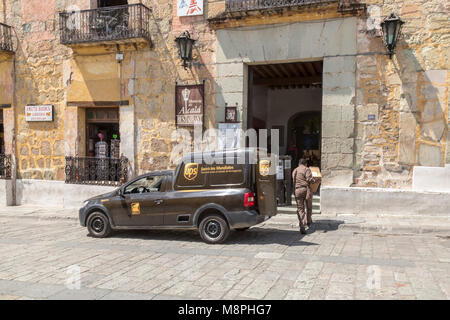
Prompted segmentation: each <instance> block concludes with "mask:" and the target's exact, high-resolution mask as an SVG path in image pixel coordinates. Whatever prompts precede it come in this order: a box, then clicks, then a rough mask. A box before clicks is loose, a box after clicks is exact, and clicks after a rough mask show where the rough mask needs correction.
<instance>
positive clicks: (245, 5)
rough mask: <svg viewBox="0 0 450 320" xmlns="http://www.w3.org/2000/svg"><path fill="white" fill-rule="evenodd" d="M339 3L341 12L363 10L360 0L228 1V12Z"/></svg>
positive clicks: (226, 3)
mask: <svg viewBox="0 0 450 320" xmlns="http://www.w3.org/2000/svg"><path fill="white" fill-rule="evenodd" d="M332 2H338V3H339V5H338V9H339V11H349V10H355V9H356V10H357V9H361V3H360V1H359V0H334V1H333V0H226V1H225V5H226V10H227V11H228V12H239V11H251V10H271V9H283V8H288V7H297V6H303V5H314V4H325V3H332Z"/></svg>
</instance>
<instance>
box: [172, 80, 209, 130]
mask: <svg viewBox="0 0 450 320" xmlns="http://www.w3.org/2000/svg"><path fill="white" fill-rule="evenodd" d="M175 90H176V93H175V97H176V102H175V118H176V124H177V126H187V127H193V126H196V125H203V114H204V92H205V90H204V85H203V84H198V85H188V86H176V88H175Z"/></svg>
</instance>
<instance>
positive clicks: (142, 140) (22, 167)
mask: <svg viewBox="0 0 450 320" xmlns="http://www.w3.org/2000/svg"><path fill="white" fill-rule="evenodd" d="M91 2H92V1H91V0H48V1H41V0H27V1H25V0H5V1H0V19H2V20H0V21H2V22H6V23H7V24H9V25H12V26H13V28H14V37H15V39H14V42H15V43H16V44H17V46H16V54H15V56H14V58H13V59H14V66H15V67H14V68H15V69H14V74H15V82H14V94H13V96H12V97H9V98H8V97H7V98H8V99H9V100H12V105H13V108H9V109H5V112H4V118H5V140H6V141H5V142H6V149H7V150H10V151H12V152H13V153H14V152H15V155H16V158H17V159H16V163H17V168H18V172H17V173H18V178H23V179H28V178H31V179H45V180H63V179H64V176H65V174H64V156H65V155H82V154H83V152H82V150H84V138H83V137H84V134H85V132H84V131H83V130H84V122H85V118H84V112H85V109H84V108H85V107H83V106H77V105H68V101H71V100H73V99H75V98H74V97H77V98H76V99H77V100H78V99H79V100H78V101H93V100H96V99H100V98H101V97H99V96H96V95H92V92H94V91H95V92H96V94H98V93H101V94H106V95H111V96H112V97H114V98H113V99H122V98H123V99H126V100H128V105H127V106H121V107H120V118H121V123H120V130H121V132H122V133H123V139H122V143H121V150H122V152H123V154H124V155H126V156H127V157H128V158H129V159H130V162H131V164H132V167H131V168H130V171H131V174H139V173H143V172H146V171H149V170H156V169H165V168H169V167H173V164H172V163H171V162H170V151H171V150H172V148H173V144H174V142H173V141H172V139H171V134H172V130H173V129H174V128H175V123H174V120H175V119H174V118H175V110H174V109H175V106H174V101H175V96H174V92H175V84H176V83H178V84H194V83H202V82H204V83H205V104H206V110H205V112H206V114H205V128H211V127H215V126H216V123H217V122H221V121H223V120H224V107H225V103H228V104H230V105H235V104H236V103H238V106H239V119H240V120H242V124H243V127H246V126H247V124H246V103H247V89H248V88H247V83H246V79H247V78H246V77H247V69H246V65H247V64H248V63H268V62H283V61H284V62H287V61H301V60H305V59H306V60H308V59H318V60H321V59H323V62H324V78H323V141H322V147H323V159H322V160H323V163H322V164H323V168H324V176H325V178H324V183H325V184H331V185H343V186H344V185H345V186H348V185H352V184H353V185H356V186H370V187H392V188H409V187H410V186H411V178H412V171H413V170H412V168H413V167H414V166H417V165H422V166H443V165H444V163H450V145H449V144H450V139H449V138H450V130H449V123H450V115H449V112H448V101H449V92H448V91H449V89H448V88H449V80H450V79H449V78H450V73H449V71H448V70H449V52H450V50H449V46H450V44H449V42H450V41H449V39H450V36H449V34H450V32H449V31H450V30H449V25H448V19H449V17H448V12H449V7H448V4H447V3H446V2H445V1H439V0H430V1H424V0H413V1H406V0H404V1H381V0H367V1H365V2H366V4H367V10H366V13H365V14H359V15H343V14H340V13H338V11H337V4H336V3H330V4H326V5H322V6H318V7H315V6H311V7H310V6H308V7H307V8H306V9H302V10H292V11H289V12H287V11H285V12H277V13H273V14H265V15H259V16H258V15H252V16H249V17H246V18H241V19H228V20H226V19H225V20H223V19H222V20H220V19H219V20H216V21H215V22H214V21H208V20H207V19H209V18H212V17H217V16H220V15H221V14H222V13H223V10H224V8H225V4H224V1H223V0H222V1H217V0H209V1H206V0H205V15H204V16H197V17H186V18H179V17H177V16H176V10H175V3H176V2H175V0H144V1H142V2H143V3H144V4H145V5H147V6H149V7H152V9H153V12H152V14H151V19H150V27H151V37H152V45H151V46H148V45H145V44H139V45H138V48H137V50H136V48H135V47H134V46H130V45H120V46H119V48H117V47H116V46H115V45H113V46H108V45H103V44H96V45H92V44H91V45H90V46H88V47H87V48H86V47H84V48H82V47H79V48H72V47H68V46H64V45H61V44H60V40H59V39H60V34H59V25H58V23H59V17H58V12H60V11H65V10H69V9H74V8H75V7H74V6H75V5H76V6H77V7H76V8H80V9H88V8H90V7H91ZM94 2H95V1H94ZM129 2H130V3H137V2H139V1H137V0H133V1H129ZM391 12H395V13H397V14H398V15H399V16H400V17H401V18H402V19H403V20H404V21H405V25H404V28H403V37H402V38H401V40H400V42H399V45H398V48H397V50H396V54H395V55H394V56H393V59H392V60H391V59H389V57H387V56H386V54H385V53H386V49H385V47H384V46H383V43H382V39H381V37H380V35H381V34H380V29H379V23H380V21H381V18H382V17H385V16H388V15H389V14H390V13H391ZM3 16H5V17H6V19H3ZM3 20H4V21H3ZM184 30H188V31H190V33H191V35H192V36H193V38H195V39H198V41H197V42H196V44H195V49H194V60H193V61H194V62H193V64H192V67H191V68H188V69H187V70H185V69H184V68H183V67H182V66H181V60H180V59H179V57H178V53H177V50H176V46H175V42H174V39H175V37H176V36H178V35H179V34H180V33H181V32H182V31H184ZM267 39H270V41H267ZM292 39H295V41H293V40H292ZM262 44H264V46H263V45H262ZM117 50H121V51H122V52H123V53H124V60H123V62H122V64H121V65H120V66H119V65H118V63H117V61H115V53H116V51H117ZM95 57H97V59H98V61H97V62H96V63H97V69H99V70H100V69H101V70H103V72H105V70H113V71H114V72H111V73H110V74H109V75H108V76H107V77H104V78H103V80H105V81H104V83H103V84H102V85H101V86H100V90H92V88H93V84H92V83H91V82H89V81H88V80H89V79H88V78H89V77H84V76H86V72H84V71H82V70H81V69H80V66H81V67H82V66H83V65H84V64H85V63H89V61H90V60H95V59H96V58H95ZM80 59H81V60H80ZM1 61H2V62H0V63H2V65H1V66H0V70H4V69H5V68H7V67H5V65H4V62H5V60H4V59H3V60H1ZM8 63H11V61H10V62H8ZM119 68H121V69H120V71H119ZM119 74H120V76H119ZM94 78H95V76H94V77H93V78H92V79H94ZM0 79H1V83H9V82H8V81H10V80H8V79H12V78H8V77H7V76H5V75H4V72H2V75H1V76H0ZM5 79H6V80H5ZM8 92H9V91H8ZM117 96H118V98H117ZM2 99H3V98H2ZM3 100H4V99H3ZM27 104H52V105H54V114H55V116H54V121H53V122H49V123H31V122H26V121H25V114H24V108H25V105H27ZM6 120H8V121H6ZM14 137H15V138H14ZM14 139H15V142H14ZM14 143H15V150H13V146H14Z"/></svg>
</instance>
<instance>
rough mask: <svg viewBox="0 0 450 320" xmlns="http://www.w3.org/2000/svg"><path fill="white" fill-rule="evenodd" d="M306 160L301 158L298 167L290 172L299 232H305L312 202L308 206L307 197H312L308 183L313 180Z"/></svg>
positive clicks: (309, 218) (309, 220)
mask: <svg viewBox="0 0 450 320" xmlns="http://www.w3.org/2000/svg"><path fill="white" fill-rule="evenodd" d="M306 163H307V160H306V159H305V158H301V159H300V161H299V163H298V167H297V168H295V170H294V171H293V172H292V180H293V185H294V188H295V200H296V201H297V216H298V222H299V227H300V233H302V234H306V226H307V225H310V222H311V215H310V214H309V213H310V211H311V214H312V203H311V206H309V202H308V199H309V197H310V198H311V199H312V193H311V189H310V188H309V185H310V183H312V182H314V178H313V176H312V173H311V170H310V169H309V168H308V167H307V166H306ZM305 202H306V207H307V210H308V214H307V213H306V212H305Z"/></svg>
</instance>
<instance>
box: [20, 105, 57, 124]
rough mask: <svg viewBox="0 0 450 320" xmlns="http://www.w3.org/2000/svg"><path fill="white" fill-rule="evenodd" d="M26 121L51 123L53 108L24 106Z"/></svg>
mask: <svg viewBox="0 0 450 320" xmlns="http://www.w3.org/2000/svg"><path fill="white" fill-rule="evenodd" d="M25 120H26V121H53V106H52V105H40V106H25Z"/></svg>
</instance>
